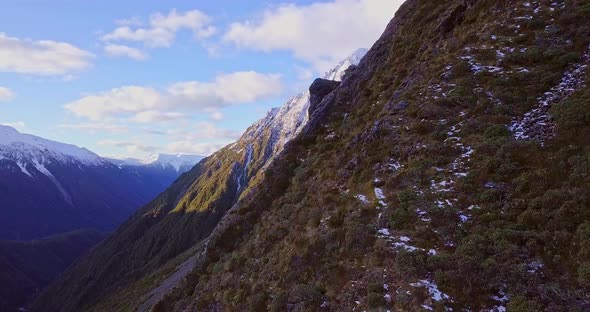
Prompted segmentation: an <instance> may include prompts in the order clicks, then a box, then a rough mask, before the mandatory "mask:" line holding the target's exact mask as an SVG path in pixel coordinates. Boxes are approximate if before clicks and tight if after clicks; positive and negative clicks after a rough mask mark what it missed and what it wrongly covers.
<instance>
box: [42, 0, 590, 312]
mask: <svg viewBox="0 0 590 312" xmlns="http://www.w3.org/2000/svg"><path fill="white" fill-rule="evenodd" d="M589 25H590V5H589V4H588V2H587V1H582V0H552V1H545V0H539V1H507V0H450V1H438V0H408V1H407V2H406V3H405V4H404V5H403V6H402V7H401V8H400V10H399V11H398V13H397V14H396V16H395V18H394V19H393V20H392V22H391V23H390V24H389V25H388V27H387V29H386V30H385V32H384V34H383V35H382V37H381V38H380V39H379V40H378V41H377V42H376V44H375V45H374V46H373V47H372V49H371V50H370V51H369V52H368V53H367V55H366V56H365V57H364V58H363V59H362V61H361V62H360V64H359V65H358V66H357V67H356V68H354V69H352V70H350V71H349V72H348V74H347V75H346V76H345V78H344V81H343V82H342V84H341V85H340V86H338V87H337V88H336V89H335V90H334V91H333V92H331V93H329V94H327V95H326V96H325V97H322V96H320V95H319V94H316V93H315V92H316V91H324V90H325V89H326V88H327V85H329V84H330V83H329V82H328V81H318V82H317V84H314V86H313V88H312V90H314V94H313V95H314V96H312V98H313V100H312V102H311V103H310V105H309V107H310V108H309V110H310V112H311V114H310V117H309V122H308V123H307V124H306V125H305V127H304V128H303V129H302V131H301V133H300V134H299V135H298V136H297V137H296V138H295V139H293V140H292V141H290V142H289V143H288V144H286V146H285V149H284V150H283V151H282V152H281V153H280V154H279V156H278V157H276V158H275V159H274V161H273V162H272V163H271V164H269V165H268V166H267V169H266V170H265V171H264V174H263V175H259V176H257V177H256V178H257V183H252V181H251V183H250V184H249V185H250V189H247V191H245V192H243V193H242V194H241V195H240V196H239V200H238V201H237V203H236V204H235V205H233V208H232V209H231V210H229V212H227V213H226V214H225V215H224V217H223V219H222V220H221V221H220V222H219V224H218V225H217V226H216V227H215V229H214V230H213V232H212V233H211V234H210V235H208V236H207V234H206V233H198V230H199V229H202V227H199V225H202V224H203V222H206V220H207V219H206V217H207V216H208V215H210V214H211V213H213V212H211V210H202V208H205V209H211V208H212V207H213V206H206V205H200V204H199V201H203V200H205V198H219V197H208V196H210V195H208V194H214V193H215V191H218V190H219V189H226V188H227V187H228V185H229V184H230V183H226V184H218V185H216V187H211V188H203V187H201V188H200V189H198V190H197V192H195V193H192V192H190V191H189V192H180V191H178V190H182V189H183V188H184V187H186V186H188V185H189V184H190V183H192V182H191V181H192V180H191V179H188V178H187V177H188V176H189V175H185V176H184V177H183V178H181V179H180V180H179V181H177V182H176V184H175V186H174V187H173V188H172V189H171V190H169V191H168V192H167V193H165V194H167V197H166V196H163V197H160V198H159V199H158V200H157V201H156V202H154V203H152V204H151V205H150V206H148V207H146V210H144V211H143V213H144V214H143V219H141V220H143V221H138V219H139V218H140V217H139V216H136V217H135V218H134V219H133V220H131V221H130V222H129V223H127V225H126V226H127V228H123V230H122V231H121V232H119V234H117V235H122V234H126V235H135V236H134V237H135V238H134V239H133V240H129V241H124V240H122V238H121V237H117V236H115V237H113V238H112V240H111V242H110V243H111V244H113V246H107V245H106V244H105V245H103V246H102V247H103V248H100V252H98V251H97V252H95V253H94V254H93V255H92V256H91V258H90V257H89V258H87V259H86V260H85V261H83V262H81V263H80V264H79V265H78V267H77V268H76V269H75V270H73V271H70V273H69V274H68V275H67V278H66V279H64V280H63V281H61V282H60V283H59V284H56V285H54V286H53V287H52V288H51V289H50V290H49V291H48V292H47V293H45V295H44V296H43V297H41V298H40V300H39V301H38V302H37V304H36V306H35V307H36V310H39V311H41V310H42V309H41V307H43V308H46V311H60V310H61V311H74V310H76V308H78V310H84V309H83V308H81V307H93V308H95V309H96V310H101V309H100V308H97V306H96V304H97V303H98V304H99V307H100V306H101V305H102V310H117V311H119V310H122V311H124V310H130V309H131V308H132V307H133V308H135V306H132V305H131V306H125V305H124V304H121V302H122V301H124V300H122V299H125V298H127V299H128V300H130V301H133V300H136V299H137V296H138V293H134V292H133V291H134V290H135V289H141V288H154V287H158V285H162V284H160V280H158V279H157V278H154V279H151V280H150V279H147V280H143V282H144V283H147V284H148V285H145V284H135V285H134V287H135V288H133V289H129V288H125V289H120V291H118V294H119V295H120V297H117V296H116V295H111V297H110V298H118V299H121V300H118V301H117V300H108V299H109V298H107V297H103V298H100V297H98V298H97V296H96V294H100V291H98V290H99V289H101V287H107V286H109V284H108V283H106V280H107V279H104V277H105V276H111V277H110V279H109V281H111V282H113V283H114V281H116V277H117V276H119V277H121V276H125V275H124V274H123V273H122V272H123V269H122V268H118V267H117V265H118V264H119V263H121V261H119V260H120V259H114V260H113V261H112V262H109V261H107V260H108V259H109V257H111V258H113V257H116V256H118V255H120V254H121V251H123V250H126V249H129V248H133V249H134V250H133V251H132V252H131V253H132V254H133V255H134V257H135V258H134V259H146V258H151V257H150V256H151V255H156V256H157V255H158V253H156V252H151V253H150V252H149V251H148V252H143V253H142V252H139V251H140V248H145V249H146V250H152V251H155V250H157V251H158V252H159V251H161V250H162V249H164V252H167V254H168V255H174V252H170V251H171V249H170V245H175V244H173V243H171V240H170V239H166V240H164V239H160V240H158V238H161V237H163V236H174V237H175V238H174V242H178V241H183V240H184V241H187V240H191V239H195V237H198V239H195V240H194V242H197V241H199V240H200V239H201V238H204V237H206V236H207V239H206V240H204V241H202V242H201V243H200V244H198V245H195V246H194V247H193V249H191V250H189V251H187V253H185V254H182V255H181V256H180V257H179V258H181V257H186V256H192V257H193V259H194V261H193V263H194V265H193V267H194V269H193V270H192V273H191V274H189V276H188V277H187V278H186V279H184V280H183V281H182V282H181V284H180V285H179V286H178V287H176V288H175V289H173V290H172V292H171V293H169V294H168V295H167V296H165V298H164V299H163V300H160V301H159V303H157V304H156V305H155V306H154V308H153V311H267V310H270V311H365V310H366V311H387V310H390V311H393V310H394V311H432V310H434V311H450V310H453V311H506V310H509V311H588V310H590V261H589V260H588V259H590V192H589V189H588V183H590V141H589V138H590V118H589V117H588V111H589V109H590V88H589V87H588V86H587V81H588V78H589V77H588V76H589V71H588V66H589V65H590V57H589V51H588V49H589V44H590V27H589ZM322 93H323V92H322ZM244 147H247V146H243V145H242V146H240V145H238V146H236V148H237V149H238V150H237V151H240V149H241V148H244ZM231 151H232V148H229V150H228V149H226V150H224V151H223V152H222V153H220V154H217V155H216V156H215V157H212V158H210V159H208V160H207V161H206V162H202V163H201V164H203V165H202V166H198V167H197V168H195V169H193V170H195V172H193V173H192V174H200V175H199V179H198V180H197V181H201V183H207V185H215V183H217V182H218V181H220V180H219V179H218V178H217V176H216V175H217V174H222V173H224V171H216V170H213V169H211V168H215V167H205V166H204V163H208V166H214V165H215V164H218V167H219V168H223V166H228V164H227V163H226V162H224V160H226V159H227V158H228V157H229V156H228V155H230V154H228V153H231ZM245 151H246V153H245V154H244V155H246V156H245V157H244V158H242V159H243V160H244V161H242V162H241V163H246V164H255V163H257V162H252V161H251V160H252V159H256V158H251V157H249V156H247V155H252V156H256V155H260V149H259V148H258V147H257V146H256V145H255V146H253V147H252V148H249V149H245ZM236 153H237V152H236ZM216 161H219V162H216ZM206 168H208V169H206ZM197 170H202V171H201V172H197ZM227 172H228V171H227V170H225V174H226V177H227V176H228V175H227ZM229 172H232V171H229ZM241 173H243V172H238V173H237V175H229V176H230V177H241V176H242V175H241ZM205 181H207V182H205ZM225 181H227V180H225ZM234 181H235V180H234ZM196 183H199V182H196ZM193 186H194V185H193ZM234 187H235V185H234ZM179 194H181V195H184V196H183V197H178V195H179ZM205 195H207V196H205ZM195 200H196V201H197V202H195ZM171 203H173V204H171ZM195 204H197V205H195ZM215 207H219V206H215ZM226 207H228V206H226ZM199 208H201V209H199ZM173 209H174V210H173ZM171 211H172V212H171ZM192 211H194V212H193V216H194V219H193V220H194V221H192V224H191V225H192V227H185V228H181V227H182V226H183V224H186V221H184V220H187V215H189V214H190V213H191V212H192ZM213 211H215V210H213ZM222 214H223V212H220V215H222ZM172 218H175V220H172ZM166 219H169V220H170V221H169V222H170V223H168V227H164V226H163V221H162V220H166ZM174 221H177V222H174ZM154 224H155V225H154ZM140 225H141V226H142V227H140ZM157 227H159V228H157ZM146 228H149V229H150V230H149V231H146V230H145V229H146ZM177 229H179V230H180V231H178V230H177ZM156 230H157V231H156ZM130 241H132V242H133V243H130ZM134 242H141V244H135V243H134ZM158 243H160V244H158ZM164 243H166V245H164ZM114 244H119V245H114ZM176 246H178V245H176ZM107 247H110V248H108V249H107ZM172 248H173V247H172ZM109 251H110V253H109ZM178 254H180V252H178ZM128 258H129V256H126V255H125V256H123V259H128ZM179 258H177V260H178V262H181V260H182V259H179ZM156 259H157V258H156ZM160 259H161V258H160ZM178 262H177V263H178ZM163 263H164V262H163V261H162V262H161V264H163ZM138 264H141V262H138V261H137V260H135V261H132V260H126V261H125V263H124V264H123V265H125V267H126V268H127V270H131V269H133V268H136V267H137V265H138ZM147 265H148V266H153V268H154V269H155V268H156V267H158V265H159V264H158V263H157V261H154V262H151V263H149V264H147ZM107 272H108V273H107ZM113 272H114V273H113ZM136 272H138V271H136ZM144 272H146V271H144ZM131 274H132V273H131ZM127 276H129V275H127ZM97 281H98V282H97ZM83 285H89V286H88V287H85V288H82V287H83ZM116 287H117V286H116V285H115V286H114V287H113V288H111V289H116ZM78 289H82V290H78ZM112 293H117V291H116V290H114V291H112ZM125 296H128V297H125ZM59 303H62V304H61V305H60V304H59Z"/></svg>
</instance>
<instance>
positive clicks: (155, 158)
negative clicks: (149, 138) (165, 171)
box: [145, 154, 204, 171]
mask: <svg viewBox="0 0 590 312" xmlns="http://www.w3.org/2000/svg"><path fill="white" fill-rule="evenodd" d="M203 158H204V157H203V156H199V155H185V154H176V155H169V154H154V155H152V156H150V157H148V158H147V159H146V160H145V162H146V164H149V165H155V164H159V165H162V166H172V167H174V169H176V171H181V170H182V169H184V170H188V169H190V168H192V167H193V166H194V165H196V164H197V163H198V162H199V161H201V159H203Z"/></svg>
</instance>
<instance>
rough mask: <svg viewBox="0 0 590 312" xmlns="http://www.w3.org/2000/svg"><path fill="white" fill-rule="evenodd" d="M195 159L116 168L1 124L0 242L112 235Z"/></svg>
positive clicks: (86, 152) (164, 159)
mask: <svg viewBox="0 0 590 312" xmlns="http://www.w3.org/2000/svg"><path fill="white" fill-rule="evenodd" d="M198 159H199V158H198V157H194V158H191V157H184V156H183V157H172V156H171V157H166V156H163V157H158V158H157V159H156V160H155V161H153V162H151V163H149V164H138V165H136V166H128V165H121V164H119V165H116V164H114V163H112V162H111V161H109V160H106V159H104V158H101V157H100V156H98V155H96V154H94V153H92V152H91V151H89V150H87V149H85V148H79V147H77V146H74V145H69V144H64V143H59V142H54V141H50V140H46V139H43V138H40V137H37V136H33V135H28V134H23V133H20V132H18V131H17V130H15V129H13V128H11V127H7V126H0V200H1V201H2V205H0V215H1V216H2V217H1V218H0V239H13V240H29V239H36V238H41V237H45V236H48V235H53V234H58V233H63V232H69V231H73V230H77V229H82V228H89V229H95V230H98V231H111V230H113V229H114V228H115V227H116V226H117V225H119V224H120V223H121V222H122V221H123V220H125V219H126V218H127V217H128V216H129V215H130V214H131V213H132V212H133V211H135V209H137V208H139V207H140V206H142V205H144V204H145V203H147V202H148V201H149V200H151V199H152V198H154V197H155V196H156V195H158V194H159V193H160V192H161V191H162V190H164V189H165V188H166V187H167V186H168V185H169V184H170V183H171V182H172V181H174V180H175V179H176V178H177V177H178V176H179V175H180V174H181V173H182V172H184V171H185V170H188V169H190V167H191V161H192V164H193V165H194V164H195V163H196V162H197V160H198Z"/></svg>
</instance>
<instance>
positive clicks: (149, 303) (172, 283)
mask: <svg viewBox="0 0 590 312" xmlns="http://www.w3.org/2000/svg"><path fill="white" fill-rule="evenodd" d="M195 263H196V258H195V257H191V258H190V259H188V260H187V261H185V262H183V263H182V264H181V265H179V266H178V268H177V270H176V272H174V273H173V274H172V275H170V276H169V277H168V278H167V279H165V280H164V281H163V282H162V283H161V284H160V285H159V286H158V287H156V288H154V289H152V290H151V291H150V292H149V293H148V295H147V299H146V300H145V302H144V303H143V304H142V305H141V306H140V307H139V309H138V310H137V311H138V312H148V311H149V310H150V309H151V308H152V307H153V306H154V305H155V304H156V303H158V302H159V301H160V300H162V298H164V296H166V294H168V293H169V292H170V291H171V290H172V289H173V288H174V287H176V286H178V284H180V282H181V281H182V279H183V278H184V277H185V276H187V275H188V274H189V273H190V272H191V271H192V270H193V269H194V267H195Z"/></svg>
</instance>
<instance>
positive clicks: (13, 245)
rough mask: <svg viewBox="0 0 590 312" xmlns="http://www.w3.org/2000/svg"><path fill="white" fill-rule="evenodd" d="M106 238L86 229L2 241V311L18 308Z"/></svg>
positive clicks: (0, 298) (0, 309)
mask: <svg viewBox="0 0 590 312" xmlns="http://www.w3.org/2000/svg"><path fill="white" fill-rule="evenodd" d="M103 238H104V234H101V233H98V232H96V231H87V230H82V231H76V232H70V233H65V234H60V235H56V236H52V237H48V238H44V239H40V240H34V241H28V242H23V241H0V267H2V270H0V281H2V287H1V288H0V311H17V309H18V308H20V307H22V306H23V305H24V304H25V303H26V302H27V300H29V299H30V297H31V296H32V295H33V294H35V293H36V292H38V291H40V290H41V289H43V288H44V287H45V286H47V284H49V282H51V281H52V280H53V279H55V277H56V276H57V275H59V274H60V273H61V272H63V271H64V270H65V269H66V268H67V267H68V266H69V265H70V264H72V262H74V261H75V260H76V259H77V258H78V257H80V256H81V255H83V254H85V253H86V252H87V251H88V250H89V249H90V248H91V247H92V246H94V245H95V244H96V243H98V242H99V241H100V240H101V239H103Z"/></svg>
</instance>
